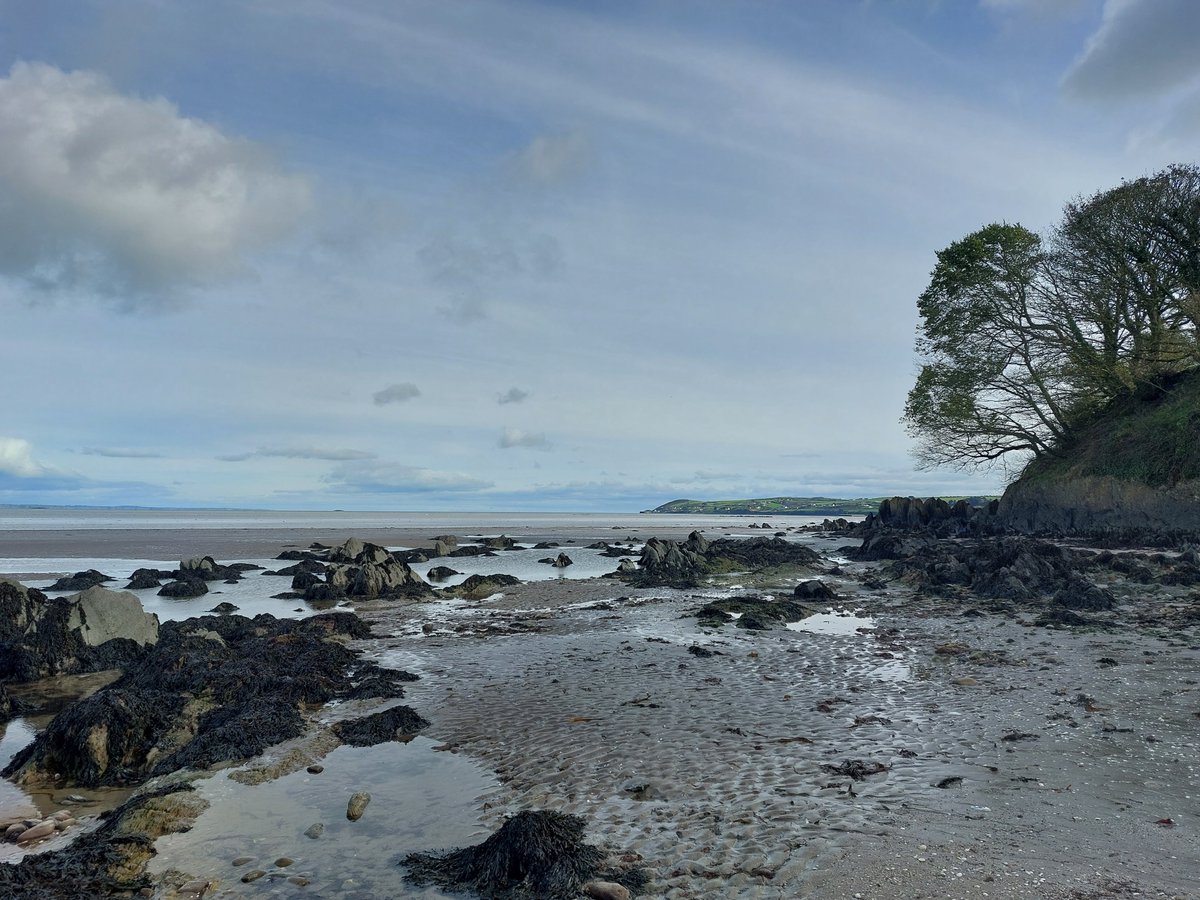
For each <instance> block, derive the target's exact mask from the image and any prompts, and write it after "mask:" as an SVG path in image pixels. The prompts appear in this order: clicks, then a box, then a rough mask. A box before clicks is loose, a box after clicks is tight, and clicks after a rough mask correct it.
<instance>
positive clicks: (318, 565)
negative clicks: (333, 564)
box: [263, 559, 326, 578]
mask: <svg viewBox="0 0 1200 900" xmlns="http://www.w3.org/2000/svg"><path fill="white" fill-rule="evenodd" d="M325 569H326V566H325V563H323V562H320V561H318V560H315V559H303V560H301V561H300V562H298V563H296V564H295V565H294V566H284V567H283V568H282V569H274V570H268V571H265V572H263V574H264V575H282V576H285V577H292V578H294V577H295V576H297V575H321V576H324V574H325Z"/></svg>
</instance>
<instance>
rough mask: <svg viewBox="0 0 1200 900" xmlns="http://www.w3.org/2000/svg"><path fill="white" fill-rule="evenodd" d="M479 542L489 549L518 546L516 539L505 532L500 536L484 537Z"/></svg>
mask: <svg viewBox="0 0 1200 900" xmlns="http://www.w3.org/2000/svg"><path fill="white" fill-rule="evenodd" d="M479 543H480V546H482V547H484V548H485V549H487V550H515V549H516V547H517V542H516V541H514V540H513V539H512V538H510V537H506V536H505V535H503V534H502V535H500V536H499V537H493V538H484V539H483V540H482V541H480V542H479Z"/></svg>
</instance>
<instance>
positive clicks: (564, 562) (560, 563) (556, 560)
mask: <svg viewBox="0 0 1200 900" xmlns="http://www.w3.org/2000/svg"><path fill="white" fill-rule="evenodd" d="M538 562H540V563H545V564H546V565H548V566H554V568H556V569H565V568H566V567H567V566H571V565H574V564H575V563H574V560H572V559H571V557H569V556H567V554H565V553H560V554H558V556H547V557H546V558H545V559H539V560H538Z"/></svg>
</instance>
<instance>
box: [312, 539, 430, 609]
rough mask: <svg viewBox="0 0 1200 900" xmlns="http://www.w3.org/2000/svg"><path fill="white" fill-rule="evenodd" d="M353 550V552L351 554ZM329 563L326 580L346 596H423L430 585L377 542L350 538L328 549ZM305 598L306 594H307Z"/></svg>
mask: <svg viewBox="0 0 1200 900" xmlns="http://www.w3.org/2000/svg"><path fill="white" fill-rule="evenodd" d="M353 551H357V552H354V555H351V553H352V552H353ZM330 559H331V560H336V562H334V563H331V564H330V566H329V567H328V569H327V571H326V574H325V581H326V584H328V586H329V588H330V589H331V590H332V591H334V592H340V593H341V594H342V595H343V596H347V597H362V598H366V599H373V598H376V597H401V596H404V597H412V596H424V595H427V594H428V593H429V591H430V588H429V585H428V584H426V583H425V581H424V580H423V579H422V578H421V577H420V576H419V575H417V573H416V572H414V571H413V570H412V569H411V568H409V566H408V564H407V563H404V562H401V561H400V560H398V559H396V558H395V557H394V556H392V554H391V553H389V552H388V551H387V550H386V549H385V548H383V547H380V546H378V545H377V544H364V543H363V542H362V541H359V540H357V539H355V538H351V539H350V540H349V541H347V542H346V543H345V544H343V545H342V546H341V547H336V548H334V550H331V551H330ZM306 599H307V596H306Z"/></svg>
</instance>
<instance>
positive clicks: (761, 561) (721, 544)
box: [629, 531, 820, 588]
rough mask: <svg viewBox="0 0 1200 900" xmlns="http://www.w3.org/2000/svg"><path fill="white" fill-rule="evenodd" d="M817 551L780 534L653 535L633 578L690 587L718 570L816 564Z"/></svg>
mask: <svg viewBox="0 0 1200 900" xmlns="http://www.w3.org/2000/svg"><path fill="white" fill-rule="evenodd" d="M819 560H820V556H819V555H818V554H817V553H816V551H814V550H812V549H810V548H809V547H805V546H804V545H803V544H797V543H794V542H791V541H786V540H783V539H782V538H778V537H770V538H752V539H750V540H732V539H728V538H720V539H718V540H715V541H709V540H708V539H707V538H705V537H704V535H702V534H700V532H698V531H693V532H692V533H691V534H690V535H688V539H687V540H686V541H683V542H682V543H680V542H678V541H668V540H662V539H660V538H650V539H649V540H648V541H646V544H645V546H644V547H643V548H642V556H641V559H640V560H639V561H638V569H637V571H636V572H635V573H633V574H632V575H631V576H629V580H630V581H632V582H633V583H634V584H636V585H638V586H639V587H676V588H689V587H696V586H697V585H699V583H700V581H701V579H702V578H704V577H705V576H707V575H710V574H714V573H718V572H732V571H737V570H760V569H768V568H775V567H778V566H802V567H807V566H811V565H814V564H815V563H816V562H818V561H819Z"/></svg>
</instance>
